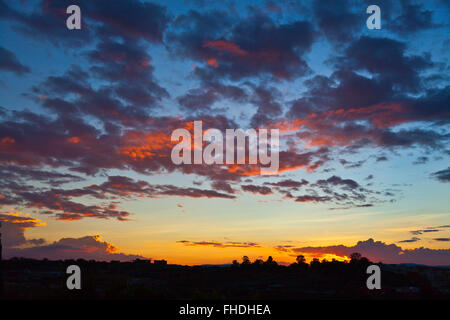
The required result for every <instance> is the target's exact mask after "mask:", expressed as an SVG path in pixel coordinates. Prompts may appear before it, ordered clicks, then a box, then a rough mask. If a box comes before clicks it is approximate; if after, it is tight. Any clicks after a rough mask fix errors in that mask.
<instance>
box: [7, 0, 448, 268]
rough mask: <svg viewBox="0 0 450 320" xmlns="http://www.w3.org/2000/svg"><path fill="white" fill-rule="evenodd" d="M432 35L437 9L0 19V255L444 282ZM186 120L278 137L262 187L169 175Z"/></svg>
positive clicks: (192, 5)
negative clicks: (276, 165)
mask: <svg viewBox="0 0 450 320" xmlns="http://www.w3.org/2000/svg"><path fill="white" fill-rule="evenodd" d="M71 4H77V5H79V7H80V8H81V17H82V29H81V30H68V29H67V27H66V19H67V17H68V14H66V8H67V7H68V6H69V5H71ZM370 4H377V5H379V7H380V8H381V27H382V29H381V30H369V29H368V28H367V26H366V19H367V18H368V17H369V14H367V13H366V8H367V6H368V5H370ZM449 18H450V2H449V1H446V0H442V1H440V0H433V1H417V2H414V1H377V2H373V1H356V0H355V1H332V0H330V1H243V0H240V1H228V0H224V1H207V0H195V1H194V0H192V1H188V0H178V1H159V2H150V1H139V0H128V1H106V0H98V1H97V0H96V1H92V0H86V1H84V0H82V1H77V0H70V1H62V0H61V1H46V0H42V1H27V0H23V1H13V0H6V1H1V2H0V74H1V77H0V221H2V231H1V232H2V234H3V237H2V240H3V247H4V250H3V251H4V256H5V257H7V258H9V257H13V256H21V257H33V258H49V259H65V258H79V257H81V258H85V259H100V260H111V259H117V260H130V259H135V258H136V257H138V256H140V257H147V258H152V259H166V260H168V262H169V263H179V264H216V263H218V264H222V263H230V262H231V261H232V260H233V259H238V260H239V259H240V258H241V257H242V256H244V255H246V256H248V257H250V259H252V260H253V259H256V258H263V259H266V258H267V256H269V255H271V256H273V258H274V259H275V260H276V261H279V262H285V263H291V262H293V261H295V257H296V256H297V255H298V254H304V255H305V256H307V258H308V260H309V259H311V258H313V257H319V258H320V259H322V258H327V259H332V258H337V259H344V258H345V257H348V256H349V255H350V254H351V253H352V252H355V251H357V252H360V253H362V254H363V255H365V256H367V257H369V258H370V259H371V260H374V261H376V262H378V261H383V262H388V263H402V262H408V263H422V264H432V265H444V264H445V265H450V162H449V159H450V147H449V140H450V126H449V123H450V72H449V71H450V70H449V68H450V61H449V58H450V55H449V54H448V52H449V51H450V38H449V32H448V30H450V29H449V22H448V21H449ZM196 120H202V121H203V126H204V129H208V128H218V129H219V130H221V131H223V132H225V129H227V128H233V129H235V128H236V129H237V128H243V129H247V128H255V129H256V128H275V129H279V130H280V137H281V139H280V171H279V173H278V174H277V175H271V176H261V175H260V174H259V171H258V170H256V169H257V168H258V166H254V165H206V164H201V165H199V164H196V165H195V164H192V165H175V164H174V163H173V162H172V161H171V158H170V154H171V150H172V147H173V146H174V143H173V142H171V140H170V137H171V133H172V131H173V130H175V129H177V128H187V129H189V130H190V129H192V126H193V121H196Z"/></svg>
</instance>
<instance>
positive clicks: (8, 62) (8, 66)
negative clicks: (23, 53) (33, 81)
mask: <svg viewBox="0 0 450 320" xmlns="http://www.w3.org/2000/svg"><path fill="white" fill-rule="evenodd" d="M0 70H5V71H10V72H14V73H16V74H18V75H23V74H24V73H29V72H30V68H28V67H27V66H24V65H23V64H21V63H20V62H19V60H18V59H17V57H16V55H15V54H14V53H13V52H11V51H9V50H8V49H5V48H3V47H1V46H0Z"/></svg>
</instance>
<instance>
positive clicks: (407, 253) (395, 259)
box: [292, 239, 450, 265]
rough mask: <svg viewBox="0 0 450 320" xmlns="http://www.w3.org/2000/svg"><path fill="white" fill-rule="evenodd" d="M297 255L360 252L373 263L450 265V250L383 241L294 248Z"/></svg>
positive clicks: (293, 250)
mask: <svg viewBox="0 0 450 320" xmlns="http://www.w3.org/2000/svg"><path fill="white" fill-rule="evenodd" d="M292 252H294V253H295V254H301V253H310V254H319V253H322V254H326V253H329V254H335V255H338V256H347V257H349V256H350V254H352V253H353V252H359V253H360V254H362V256H364V257H366V258H368V259H369V260H370V261H373V262H379V261H381V262H383V263H395V264H398V263H416V264H426V265H450V249H426V248H422V247H421V248H416V249H402V248H401V247H399V246H397V245H395V244H386V243H384V242H381V241H374V240H373V239H368V240H366V241H359V242H358V243H357V244H356V245H354V246H344V245H336V246H328V247H303V248H294V249H292Z"/></svg>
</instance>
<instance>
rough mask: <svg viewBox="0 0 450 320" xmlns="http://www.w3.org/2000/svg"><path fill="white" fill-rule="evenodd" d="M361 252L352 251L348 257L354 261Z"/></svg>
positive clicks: (358, 257) (359, 257)
mask: <svg viewBox="0 0 450 320" xmlns="http://www.w3.org/2000/svg"><path fill="white" fill-rule="evenodd" d="M361 257H362V256H361V253H358V252H353V253H352V254H351V255H350V259H351V260H355V261H358V260H359V259H361Z"/></svg>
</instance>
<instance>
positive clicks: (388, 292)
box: [2, 253, 450, 300]
mask: <svg viewBox="0 0 450 320" xmlns="http://www.w3.org/2000/svg"><path fill="white" fill-rule="evenodd" d="M350 258H351V260H350V261H348V262H340V261H337V260H332V261H327V260H325V259H324V260H322V261H320V260H319V259H313V260H312V261H311V262H310V263H309V264H308V263H306V261H305V257H304V256H303V255H299V256H298V257H297V259H296V262H295V263H292V264H291V265H289V266H284V265H279V264H278V263H277V262H276V261H274V260H273V259H272V257H270V256H269V257H268V258H267V260H265V261H264V260H262V259H256V260H254V261H250V259H249V258H248V257H247V256H244V257H242V259H240V261H238V260H234V261H233V262H232V263H231V264H228V265H203V266H182V265H173V264H168V263H167V261H165V260H154V261H152V260H150V259H148V260H143V259H136V260H134V261H130V262H120V261H111V262H100V261H94V260H90V261H87V260H83V259H78V260H59V261H51V260H47V259H43V260H34V259H26V258H12V259H8V260H4V261H2V275H3V281H4V283H3V289H2V290H3V292H2V299H124V298H125V299H155V300H159V299H188V300H197V299H206V300H219V299H220V300H223V299H225V300H231V299H235V300H236V299H238V300H239V299H245V300H248V299H250V300H259V299H271V300H290V299H419V298H438V299H448V298H449V297H450V283H449V275H450V268H446V267H429V266H421V265H412V264H401V265H391V264H383V263H377V265H379V266H380V268H381V272H382V278H381V283H382V286H381V289H380V290H369V289H367V287H366V280H367V278H368V276H369V275H368V274H367V273H366V269H367V267H368V266H369V265H371V264H373V263H372V262H370V261H369V260H368V259H367V258H365V257H362V256H361V255H360V254H359V253H354V254H352V255H351V257H350ZM73 264H75V265H78V266H79V267H80V269H81V279H82V280H81V282H82V285H81V290H68V289H67V288H66V279H67V277H68V275H67V274H66V268H67V267H68V266H69V265H73Z"/></svg>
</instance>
